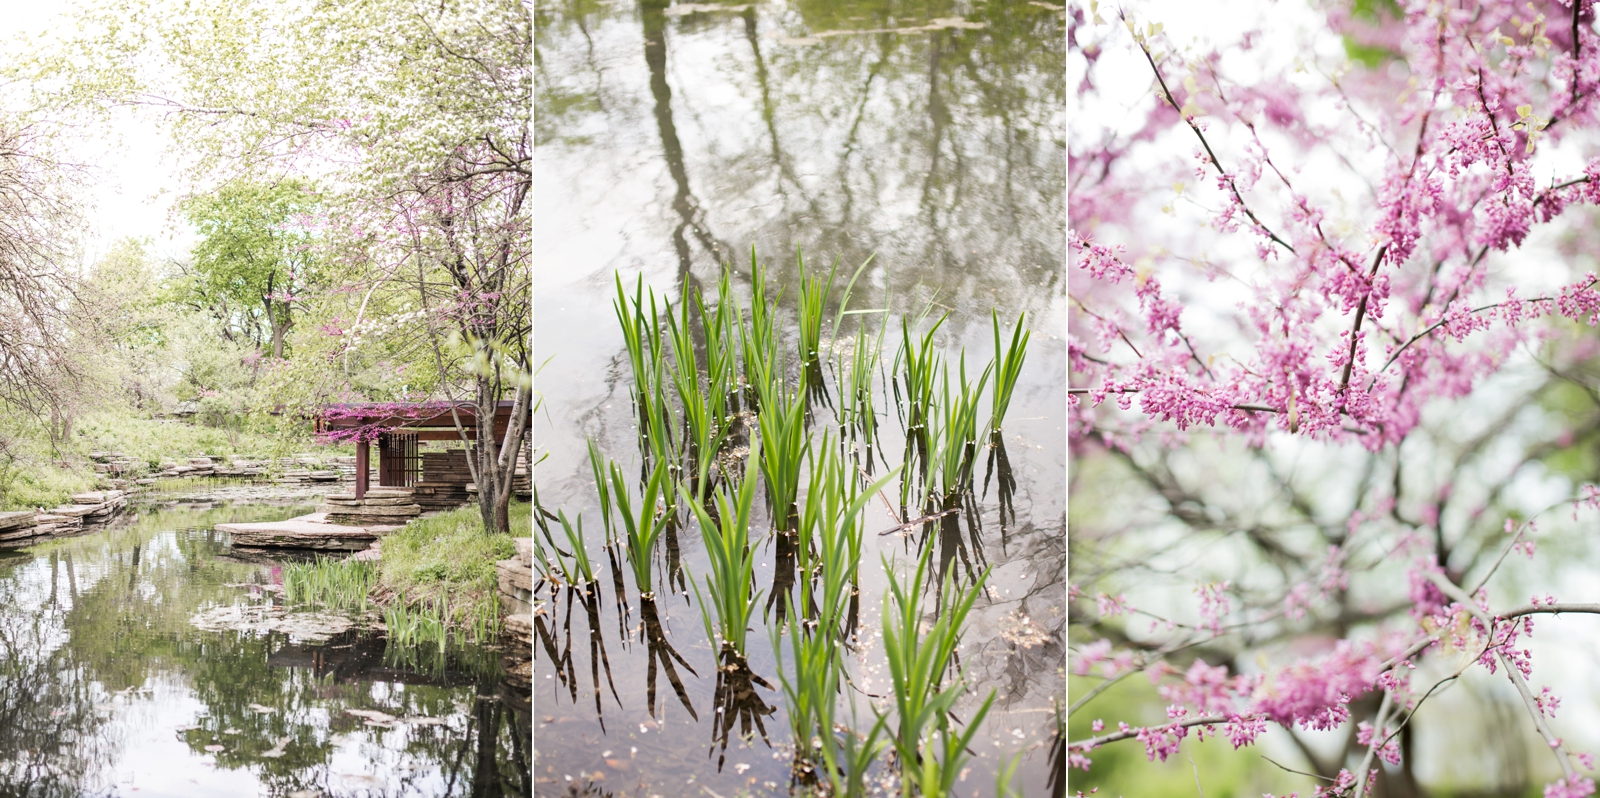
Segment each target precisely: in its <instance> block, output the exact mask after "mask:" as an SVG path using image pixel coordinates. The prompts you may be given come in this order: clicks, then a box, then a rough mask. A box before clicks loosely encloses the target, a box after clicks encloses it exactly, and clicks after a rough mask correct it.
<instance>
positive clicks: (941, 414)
mask: <svg viewBox="0 0 1600 798" xmlns="http://www.w3.org/2000/svg"><path fill="white" fill-rule="evenodd" d="M959 369H960V371H959V372H958V376H957V380H956V386H955V392H954V393H951V390H950V370H949V365H948V364H943V365H941V367H940V369H939V403H938V405H937V406H935V407H933V408H931V409H930V412H929V414H928V442H929V446H930V451H929V452H928V465H929V469H930V475H929V477H930V481H929V484H928V487H929V490H930V492H931V493H932V494H933V495H932V496H930V497H929V498H930V499H931V500H932V501H933V503H936V504H938V505H939V506H938V507H929V508H928V510H929V511H930V512H931V511H933V510H935V509H949V508H950V503H951V502H952V501H954V500H955V498H956V497H957V496H958V495H959V494H960V493H962V492H965V491H968V490H971V488H972V471H973V465H974V464H975V463H976V462H977V456H978V401H979V398H980V397H981V396H982V395H983V388H984V386H985V385H986V384H987V383H988V381H989V373H990V371H991V370H992V369H993V366H992V365H990V366H985V367H984V369H983V375H982V376H981V377H979V378H978V381H977V382H976V383H973V382H971V381H969V380H968V379H967V356H966V353H965V352H963V353H962V354H961V359H960V361H959Z"/></svg>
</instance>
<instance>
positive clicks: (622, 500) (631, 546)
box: [611, 460, 672, 598]
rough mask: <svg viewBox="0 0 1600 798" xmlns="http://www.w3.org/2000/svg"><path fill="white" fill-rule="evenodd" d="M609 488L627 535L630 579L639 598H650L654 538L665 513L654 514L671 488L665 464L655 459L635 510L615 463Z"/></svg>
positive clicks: (664, 518)
mask: <svg viewBox="0 0 1600 798" xmlns="http://www.w3.org/2000/svg"><path fill="white" fill-rule="evenodd" d="M611 487H612V490H613V492H614V495H615V496H616V501H617V510H618V513H617V514H618V515H619V516H621V518H622V525H623V528H624V529H625V530H626V531H627V534H628V539H627V549H628V562H629V564H630V565H631V566H632V567H633V578H634V582H635V584H637V585H638V587H639V593H640V595H641V597H643V598H650V597H652V596H654V595H655V594H654V591H653V590H652V589H651V576H650V574H651V565H652V556H653V554H654V552H655V545H656V539H657V538H658V537H660V536H661V530H662V529H663V528H664V527H665V526H666V523H667V516H666V515H664V514H663V515H658V514H657V502H658V501H659V500H660V498H661V494H662V493H663V492H665V491H670V490H672V482H671V479H670V478H669V477H668V476H667V463H666V462H665V461H662V460H658V461H656V464H655V467H654V468H652V469H651V471H650V479H649V481H648V483H646V485H645V489H644V494H643V496H642V497H641V498H640V500H639V504H638V509H637V510H635V509H634V504H633V501H632V499H630V498H629V493H628V481H627V479H625V478H624V477H623V476H622V469H620V468H618V467H617V464H616V463H612V464H611Z"/></svg>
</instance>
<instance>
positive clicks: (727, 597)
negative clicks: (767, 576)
mask: <svg viewBox="0 0 1600 798" xmlns="http://www.w3.org/2000/svg"><path fill="white" fill-rule="evenodd" d="M760 459H761V454H760V452H758V451H753V450H752V451H751V452H750V459H749V462H748V463H746V464H745V476H744V479H742V480H740V481H739V484H738V487H737V488H736V489H734V488H730V486H729V484H728V483H726V482H724V483H723V484H722V485H720V486H719V487H718V488H717V490H716V492H715V493H714V494H713V497H714V498H713V500H714V501H715V502H716V507H717V517H716V518H715V519H712V517H711V515H710V514H709V513H707V512H706V510H705V508H704V507H702V506H701V503H700V502H698V501H692V500H691V499H692V497H690V496H688V489H687V488H684V487H683V486H681V485H680V486H679V488H678V489H679V490H681V491H683V493H684V494H685V501H686V502H687V503H688V504H689V506H690V508H691V509H693V510H694V514H695V519H696V520H697V521H698V522H699V526H700V538H701V540H702V541H703V542H704V543H705V549H706V558H707V560H708V561H709V562H708V563H707V571H706V573H705V575H704V580H705V583H706V593H708V594H710V597H711V600H710V601H709V602H707V601H706V600H705V598H704V597H703V596H701V594H700V580H696V579H694V578H693V577H692V576H691V577H690V581H691V583H692V584H693V585H694V594H695V602H696V603H697V604H699V605H700V612H701V618H702V619H703V620H704V621H705V625H706V639H708V640H713V641H714V640H717V639H718V637H719V636H720V638H721V640H722V646H723V647H724V648H725V649H732V650H733V651H735V652H736V653H738V655H739V656H740V657H743V656H745V653H746V648H745V632H746V630H747V629H748V627H749V625H750V614H751V613H752V612H754V611H755V606H756V601H757V600H758V599H759V597H760V591H756V592H754V593H752V592H751V591H752V587H751V586H752V585H753V584H754V581H755V570H756V560H755V551H754V550H753V549H752V548H751V546H750V507H751V505H752V504H753V503H754V500H755V493H756V490H755V484H756V472H757V469H758V468H760V465H759V463H758V461H759V460H760ZM730 493H731V495H730ZM708 606H709V607H710V609H707V607H708ZM713 613H715V615H716V617H717V622H716V629H715V630H713V625H712V622H711V616H712V614H713ZM714 631H715V632H716V634H714V633H713V632H714Z"/></svg>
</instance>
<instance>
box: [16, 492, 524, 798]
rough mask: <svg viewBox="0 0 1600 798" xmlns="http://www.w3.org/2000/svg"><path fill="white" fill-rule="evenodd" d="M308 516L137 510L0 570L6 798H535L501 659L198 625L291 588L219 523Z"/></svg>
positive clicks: (368, 640)
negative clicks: (405, 654) (403, 654)
mask: <svg viewBox="0 0 1600 798" xmlns="http://www.w3.org/2000/svg"><path fill="white" fill-rule="evenodd" d="M310 509H311V508H310V507H308V506H278V507H271V506H262V505H239V506H221V507H212V508H210V509H193V508H187V507H158V508H153V509H152V508H145V509H143V510H139V509H138V508H136V509H135V511H134V512H135V513H136V515H135V516H134V517H131V518H124V519H122V520H119V522H118V523H117V524H116V525H115V526H114V527H113V528H111V529H107V530H102V531H98V532H93V533H90V534H87V535H84V536H81V537H76V538H69V539H63V540H57V541H53V542H50V543H47V544H44V545H41V546H36V547H33V548H32V549H28V550H25V551H21V552H7V553H4V554H0V795H6V796H113V795H115V796H134V795H138V796H258V795H261V796H266V795H270V796H295V798H302V797H305V798H309V797H310V796H324V795H326V796H442V795H482V796H500V795H519V794H521V795H525V794H527V789H528V788H527V783H526V776H524V775H521V774H522V773H525V772H526V768H527V765H526V762H527V751H526V743H525V742H518V740H520V739H525V738H526V736H527V731H528V722H529V719H528V716H527V715H526V714H525V712H526V710H525V708H524V709H523V710H521V711H518V710H514V709H512V708H511V706H510V704H508V702H507V701H505V700H502V696H501V693H502V690H501V688H500V687H499V682H498V677H497V675H496V673H495V668H496V664H497V660H496V659H495V657H494V656H493V654H492V652H479V654H480V656H477V657H473V656H471V655H470V652H469V653H465V654H462V655H460V656H457V657H455V658H453V659H447V660H446V661H445V662H444V663H443V664H442V665H441V664H438V663H435V662H433V661H431V660H430V661H428V662H424V663H421V664H417V663H412V664H410V665H409V666H408V665H406V664H404V663H397V662H395V661H394V660H393V659H392V657H391V658H386V656H385V645H384V641H383V640H382V638H381V637H380V636H378V635H376V634H373V633H371V632H359V631H349V632H343V633H340V634H338V635H334V636H333V637H332V638H331V639H326V640H315V639H311V638H307V637H306V636H305V635H301V634H284V633H281V632H258V633H257V632H240V631H221V632H215V631H200V630H198V629H196V628H195V627H194V626H193V625H192V623H191V618H193V617H194V616H195V615H196V614H198V613H200V612H202V611H205V610H214V609H215V608H217V607H223V606H228V605H245V606H251V607H261V606H264V605H270V604H272V603H275V602H276V598H275V596H276V594H275V593H273V592H272V591H271V589H270V587H267V586H270V585H272V584H273V583H274V582H277V581H281V568H279V567H276V566H274V565H273V564H271V561H270V560H262V561H260V562H257V561H252V560H251V559H250V558H248V557H239V556H237V555H236V553H235V552H232V550H230V549H229V548H227V546H226V545H225V543H226V541H225V535H222V534H221V533H218V532H215V531H214V530H213V526H214V525H215V524H218V523H227V522H229V521H256V520H275V519H281V518H287V517H291V516H294V515H298V514H301V513H304V512H308V511H310ZM468 660H470V662H467V661H468ZM464 662H465V663H467V664H463V663H464ZM473 665H476V667H472V666H473ZM252 705H255V707H259V708H264V709H266V710H269V711H258V709H256V708H252ZM351 709H354V710H376V711H380V712H383V713H386V714H388V715H393V716H396V717H399V718H402V719H404V720H403V722H400V723H396V724H394V725H393V726H389V727H380V726H369V725H367V724H366V722H365V718H363V717H361V716H357V715H351V714H349V713H348V712H347V710H351ZM368 717H371V716H368ZM380 720H381V718H380ZM210 745H221V746H223V750H221V751H207V750H206V746H210ZM519 758H520V760H521V763H522V764H520V765H519V764H518V763H517V762H516V760H517V759H519Z"/></svg>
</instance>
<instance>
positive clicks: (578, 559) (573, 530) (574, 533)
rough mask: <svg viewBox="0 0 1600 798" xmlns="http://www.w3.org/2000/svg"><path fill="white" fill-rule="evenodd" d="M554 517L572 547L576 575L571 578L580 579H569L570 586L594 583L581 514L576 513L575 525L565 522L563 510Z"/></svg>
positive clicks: (558, 511) (592, 568)
mask: <svg viewBox="0 0 1600 798" xmlns="http://www.w3.org/2000/svg"><path fill="white" fill-rule="evenodd" d="M556 517H557V518H559V519H560V520H561V529H562V531H564V532H566V533H567V545H569V546H571V547H572V559H573V562H574V563H575V564H576V566H577V569H578V570H577V573H576V574H570V575H571V576H577V577H582V579H581V580H579V579H569V580H568V583H569V584H572V585H587V584H591V583H593V582H594V565H593V564H592V563H590V562H589V548H588V546H587V545H586V543H585V541H584V539H583V513H578V518H577V522H576V524H574V523H573V522H572V521H568V520H567V513H566V511H565V510H557V511H556Z"/></svg>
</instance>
